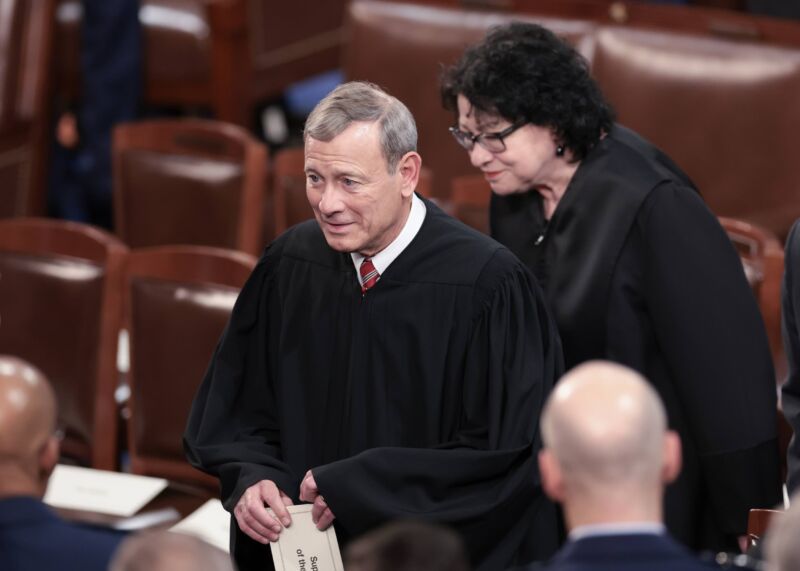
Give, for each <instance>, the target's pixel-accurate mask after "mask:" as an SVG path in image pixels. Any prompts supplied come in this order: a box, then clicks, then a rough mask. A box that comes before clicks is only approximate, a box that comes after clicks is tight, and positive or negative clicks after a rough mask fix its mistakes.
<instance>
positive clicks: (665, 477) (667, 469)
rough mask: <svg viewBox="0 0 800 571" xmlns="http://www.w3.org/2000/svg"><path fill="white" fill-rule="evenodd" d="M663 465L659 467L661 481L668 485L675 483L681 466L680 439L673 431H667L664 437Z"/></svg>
mask: <svg viewBox="0 0 800 571" xmlns="http://www.w3.org/2000/svg"><path fill="white" fill-rule="evenodd" d="M663 455H664V458H663V464H662V466H661V481H662V482H664V483H665V484H669V483H672V482H674V481H675V479H676V478H677V477H678V474H680V473H681V467H682V464H683V460H682V452H681V437H680V436H678V433H677V432H675V431H674V430H668V431H667V433H666V434H665V435H664V452H663Z"/></svg>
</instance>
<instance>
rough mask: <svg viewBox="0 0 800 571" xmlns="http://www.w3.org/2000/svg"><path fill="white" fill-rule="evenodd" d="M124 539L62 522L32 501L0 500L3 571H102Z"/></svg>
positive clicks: (33, 499) (0, 537)
mask: <svg viewBox="0 0 800 571" xmlns="http://www.w3.org/2000/svg"><path fill="white" fill-rule="evenodd" d="M124 537H125V536H124V534H121V533H115V532H112V531H106V530H101V529H93V528H84V527H81V526H77V525H73V524H70V523H68V522H65V521H63V520H61V519H60V518H59V517H58V516H56V514H55V513H53V511H52V510H51V509H50V508H49V507H47V506H46V505H45V504H43V503H42V502H41V501H39V500H38V499H36V498H32V497H15V498H7V499H4V500H0V569H2V570H3V571H71V570H74V571H95V570H96V571H105V570H106V569H107V568H108V563H109V560H110V559H111V555H112V554H113V553H114V550H115V549H116V547H117V545H118V544H119V542H120V541H121V540H122V539H123V538H124Z"/></svg>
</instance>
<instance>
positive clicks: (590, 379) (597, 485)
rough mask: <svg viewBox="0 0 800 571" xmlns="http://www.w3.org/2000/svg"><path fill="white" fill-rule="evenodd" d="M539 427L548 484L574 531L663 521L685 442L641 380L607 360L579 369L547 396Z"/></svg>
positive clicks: (542, 466)
mask: <svg viewBox="0 0 800 571" xmlns="http://www.w3.org/2000/svg"><path fill="white" fill-rule="evenodd" d="M541 428H542V438H543V440H544V448H543V449H542V451H541V452H540V453H539V467H540V471H541V476H542V483H543V486H544V489H545V491H546V492H547V494H548V495H549V496H550V497H551V498H553V499H554V500H556V501H558V502H561V503H562V504H563V505H564V510H565V514H566V518H567V523H568V525H569V526H570V527H571V528H572V527H575V526H577V525H584V524H589V523H603V522H606V523H611V522H624V521H652V522H657V521H661V518H662V495H663V489H664V485H665V484H667V483H669V482H671V481H673V480H674V479H675V478H676V477H677V475H678V472H679V471H680V466H681V450H680V440H679V438H678V436H677V434H675V433H674V432H672V431H669V430H667V420H666V413H665V411H664V406H663V404H662V403H661V399H660V398H659V396H658V394H657V393H656V392H655V390H653V388H652V387H651V386H650V384H649V383H648V382H647V381H646V380H645V379H644V378H643V377H642V376H641V375H639V374H638V373H636V372H635V371H633V370H631V369H628V368H627V367H623V366H622V365H617V364H613V363H608V362H602V361H593V362H589V363H585V364H583V365H581V366H579V367H576V368H575V369H573V370H572V371H570V372H569V373H567V374H566V375H565V376H564V377H562V379H561V380H560V381H559V382H558V384H557V385H556V387H555V389H554V391H553V392H552V393H551V395H550V397H549V398H548V400H547V403H546V404H545V408H544V411H543V413H542V420H541Z"/></svg>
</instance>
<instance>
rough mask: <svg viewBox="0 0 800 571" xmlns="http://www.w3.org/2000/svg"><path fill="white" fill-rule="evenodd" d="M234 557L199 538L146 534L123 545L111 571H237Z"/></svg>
mask: <svg viewBox="0 0 800 571" xmlns="http://www.w3.org/2000/svg"><path fill="white" fill-rule="evenodd" d="M234 569H235V567H234V565H233V563H232V561H231V558H230V556H229V555H228V554H227V553H225V552H224V551H221V550H220V549H217V548H216V547H214V546H212V545H209V544H208V543H206V542H205V541H202V540H200V539H198V538H196V537H192V536H189V535H184V534H181V533H173V532H170V531H146V532H142V533H137V534H135V535H131V536H130V537H128V538H127V539H125V541H123V542H122V545H120V547H119V549H117V552H116V553H115V554H114V558H113V559H112V560H111V564H110V566H109V571H234Z"/></svg>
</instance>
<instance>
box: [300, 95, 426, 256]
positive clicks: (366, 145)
mask: <svg viewBox="0 0 800 571" xmlns="http://www.w3.org/2000/svg"><path fill="white" fill-rule="evenodd" d="M303 137H304V141H305V173H306V195H307V196H308V201H309V203H310V204H311V208H312V209H313V210H314V215H315V216H316V219H317V222H318V223H319V225H320V227H321V228H322V232H323V233H324V235H325V239H326V241H327V242H328V245H329V246H330V247H331V248H333V249H334V250H337V251H340V252H360V253H362V254H364V255H365V256H372V255H374V254H376V253H377V252H379V251H381V250H382V249H384V248H385V247H386V246H388V245H389V244H390V243H391V242H392V241H393V240H394V238H396V237H397V235H398V234H399V233H400V231H401V230H402V228H403V225H404V224H405V221H406V219H407V217H408V213H409V211H410V208H411V198H412V195H413V193H414V189H415V188H416V186H417V180H418V178H419V170H420V166H421V159H420V156H419V155H418V154H417V152H416V148H417V128H416V124H415V123H414V118H413V116H412V115H411V113H410V112H409V110H408V108H406V106H405V105H403V104H402V103H401V102H400V101H399V100H398V99H396V98H394V97H392V96H391V95H388V94H387V93H385V92H384V91H382V90H381V89H380V88H378V87H376V86H375V85H372V84H369V83H364V82H350V83H345V84H342V85H340V86H339V87H337V88H336V89H334V90H333V91H332V92H331V93H330V94H329V95H328V96H327V97H325V98H324V99H323V100H322V101H320V102H319V104H318V105H317V106H316V107H315V108H314V110H313V111H312V112H311V114H310V115H309V116H308V119H307V121H306V125H305V131H304V134H303Z"/></svg>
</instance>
